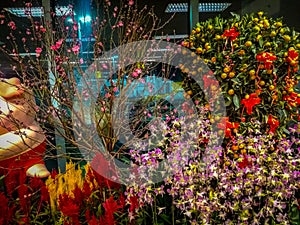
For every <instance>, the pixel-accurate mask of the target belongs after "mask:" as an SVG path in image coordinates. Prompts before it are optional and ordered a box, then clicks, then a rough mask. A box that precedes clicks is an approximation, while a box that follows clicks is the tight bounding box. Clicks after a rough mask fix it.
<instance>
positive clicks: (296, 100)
mask: <svg viewBox="0 0 300 225" xmlns="http://www.w3.org/2000/svg"><path fill="white" fill-rule="evenodd" d="M283 100H285V101H287V102H288V104H289V105H290V106H292V107H296V106H297V105H300V97H299V96H298V94H297V93H296V92H291V93H290V94H289V95H286V96H284V97H283Z"/></svg>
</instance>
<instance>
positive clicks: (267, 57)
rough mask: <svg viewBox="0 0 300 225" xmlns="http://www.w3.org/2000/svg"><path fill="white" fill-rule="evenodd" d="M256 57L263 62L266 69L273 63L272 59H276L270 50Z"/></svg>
mask: <svg viewBox="0 0 300 225" xmlns="http://www.w3.org/2000/svg"><path fill="white" fill-rule="evenodd" d="M256 59H257V60H258V61H259V62H262V63H264V66H265V68H266V69H271V66H272V65H273V61H275V60H276V59H277V57H276V56H275V55H274V54H273V53H270V52H263V53H260V54H258V55H257V56H256Z"/></svg>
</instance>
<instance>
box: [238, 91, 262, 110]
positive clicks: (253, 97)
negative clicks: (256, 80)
mask: <svg viewBox="0 0 300 225" xmlns="http://www.w3.org/2000/svg"><path fill="white" fill-rule="evenodd" d="M260 101H261V99H260V98H259V97H258V96H257V94H256V93H252V94H250V97H249V98H248V99H245V98H244V99H242V101H241V103H242V104H243V105H244V106H245V107H246V109H247V114H248V115H250V114H252V110H253V107H254V106H255V105H257V104H259V103H260Z"/></svg>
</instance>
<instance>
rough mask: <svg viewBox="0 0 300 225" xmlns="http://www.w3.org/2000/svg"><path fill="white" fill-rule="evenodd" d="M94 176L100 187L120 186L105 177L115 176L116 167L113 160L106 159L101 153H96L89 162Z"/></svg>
mask: <svg viewBox="0 0 300 225" xmlns="http://www.w3.org/2000/svg"><path fill="white" fill-rule="evenodd" d="M91 167H92V169H93V170H94V176H95V178H96V180H97V183H98V184H99V185H100V186H101V187H108V188H116V189H118V188H120V184H119V183H116V182H114V181H111V180H109V179H107V178H106V177H108V178H109V177H111V178H113V177H114V178H117V177H118V175H117V172H116V168H115V166H114V165H113V162H111V161H108V160H107V159H106V158H105V157H104V155H103V154H102V153H98V154H97V155H96V156H95V157H94V158H93V160H92V162H91Z"/></svg>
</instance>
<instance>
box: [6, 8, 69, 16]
mask: <svg viewBox="0 0 300 225" xmlns="http://www.w3.org/2000/svg"><path fill="white" fill-rule="evenodd" d="M4 9H5V10H6V11H7V12H10V13H11V14H13V15H15V16H18V17H42V16H43V15H44V10H43V7H25V8H4ZM72 11H73V9H72V8H71V7H68V6H57V7H55V13H56V15H57V16H66V15H70V14H71V13H72Z"/></svg>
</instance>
